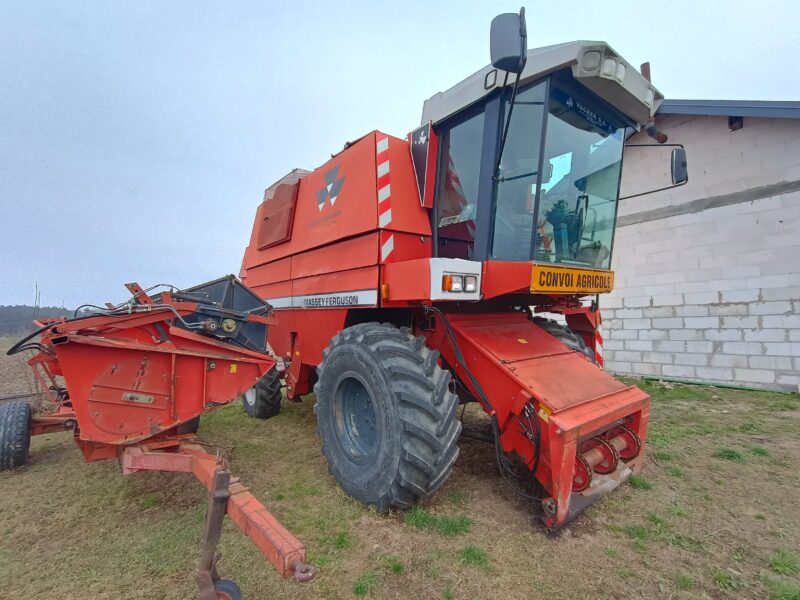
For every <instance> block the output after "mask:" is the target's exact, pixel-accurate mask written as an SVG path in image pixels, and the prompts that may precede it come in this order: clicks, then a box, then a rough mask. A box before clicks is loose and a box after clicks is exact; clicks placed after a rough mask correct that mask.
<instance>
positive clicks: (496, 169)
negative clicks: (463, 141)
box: [492, 73, 520, 181]
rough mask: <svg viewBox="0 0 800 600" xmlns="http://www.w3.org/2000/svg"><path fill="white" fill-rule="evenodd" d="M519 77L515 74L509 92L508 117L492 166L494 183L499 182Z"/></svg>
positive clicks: (518, 74)
mask: <svg viewBox="0 0 800 600" xmlns="http://www.w3.org/2000/svg"><path fill="white" fill-rule="evenodd" d="M519 76H520V73H517V78H516V79H515V80H514V89H513V90H511V102H509V104H508V116H506V124H505V127H503V136H502V137H501V138H500V148H499V149H498V152H497V162H496V163H495V165H494V172H493V174H492V179H494V180H495V181H499V179H498V176H499V175H500V162H501V161H502V160H503V149H504V148H505V145H506V138H507V137H508V129H509V127H510V126H511V114H512V113H513V112H514V100H515V99H516V97H517V87H518V86H519ZM506 81H508V73H506ZM503 87H505V82H503Z"/></svg>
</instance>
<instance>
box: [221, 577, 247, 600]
mask: <svg viewBox="0 0 800 600" xmlns="http://www.w3.org/2000/svg"><path fill="white" fill-rule="evenodd" d="M214 591H215V592H217V600H242V598H244V596H242V590H240V589H239V586H238V585H236V584H235V583H234V582H232V581H231V580H230V579H217V580H216V581H215V582H214Z"/></svg>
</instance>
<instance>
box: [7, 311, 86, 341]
mask: <svg viewBox="0 0 800 600" xmlns="http://www.w3.org/2000/svg"><path fill="white" fill-rule="evenodd" d="M73 312H74V311H72V310H69V309H68V308H62V307H59V306H39V307H38V308H37V307H35V306H28V305H24V304H23V305H16V306H2V305H0V335H5V336H21V335H25V334H26V333H30V332H31V331H33V330H34V329H35V327H34V325H33V322H32V321H33V319H34V316H35V318H38V319H40V318H43V317H71V316H72V315H73Z"/></svg>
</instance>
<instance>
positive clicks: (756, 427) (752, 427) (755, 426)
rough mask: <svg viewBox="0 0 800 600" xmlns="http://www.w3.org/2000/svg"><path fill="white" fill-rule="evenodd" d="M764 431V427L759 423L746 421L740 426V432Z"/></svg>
mask: <svg viewBox="0 0 800 600" xmlns="http://www.w3.org/2000/svg"><path fill="white" fill-rule="evenodd" d="M762 429H763V425H762V424H761V423H759V422H758V421H745V422H744V423H742V424H741V425H739V431H744V432H745V433H749V432H755V431H761V430H762Z"/></svg>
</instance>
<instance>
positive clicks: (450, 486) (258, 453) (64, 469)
mask: <svg viewBox="0 0 800 600" xmlns="http://www.w3.org/2000/svg"><path fill="white" fill-rule="evenodd" d="M7 346H8V343H7V342H3V341H0V348H3V349H4V348H5V347H7ZM23 367H24V364H23V363H22V361H20V360H12V359H8V358H6V357H5V356H4V353H3V356H2V358H1V359H0V395H4V394H11V393H26V392H28V391H30V389H31V388H30V382H31V380H30V379H29V378H28V377H27V376H26V374H25V373H24V371H23V370H22V369H23ZM637 383H638V384H639V385H641V386H642V387H643V388H644V389H646V390H647V391H648V392H649V393H650V394H651V395H652V396H653V408H652V415H651V419H652V420H651V427H650V439H649V444H648V450H649V458H648V459H647V463H646V466H645V470H644V472H643V477H642V478H640V479H638V480H636V481H634V482H633V484H631V483H628V484H626V485H624V486H623V487H622V488H621V489H618V490H616V491H615V492H613V493H612V494H610V495H609V496H607V497H606V498H604V499H603V500H602V501H600V502H599V503H597V504H595V505H594V506H592V507H591V508H590V509H589V510H588V511H587V512H586V513H585V514H583V515H582V516H581V517H579V518H578V519H577V520H576V521H575V522H573V523H572V524H571V525H569V526H568V527H566V528H565V529H564V530H563V531H562V532H560V534H558V535H556V536H553V535H548V534H547V533H546V532H545V531H544V530H543V529H542V528H541V527H540V526H539V525H538V515H539V510H538V507H537V506H535V505H534V504H533V503H531V502H527V501H524V500H521V499H520V498H519V497H518V496H517V495H516V494H515V492H514V490H513V489H512V488H510V487H509V486H508V485H507V484H506V483H505V482H504V480H502V479H501V478H500V477H499V475H498V474H497V471H496V467H495V463H494V458H493V454H492V450H491V447H490V446H489V445H487V444H485V443H483V442H479V441H473V440H467V439H462V443H461V456H460V457H459V459H458V461H457V463H456V466H455V470H454V472H453V474H452V476H451V477H450V479H449V480H448V481H447V483H446V484H445V485H444V487H443V488H442V489H441V490H440V491H439V492H438V493H437V494H436V496H435V497H434V498H433V499H432V500H431V501H430V502H428V503H426V505H425V506H424V507H422V508H420V509H415V510H414V511H412V512H410V513H405V514H403V513H395V514H390V515H379V514H376V513H374V512H371V511H369V510H366V509H364V508H362V507H361V506H360V505H358V504H357V503H355V502H354V501H353V500H351V499H350V498H348V497H347V496H346V495H345V494H344V493H343V492H341V490H340V489H339V488H338V487H337V486H336V484H335V482H334V481H333V479H332V478H331V477H330V476H329V475H328V471H327V467H326V464H325V461H324V460H323V458H322V457H321V455H320V452H319V441H318V439H317V437H316V434H315V432H314V428H315V422H314V415H313V412H312V407H313V396H309V397H307V398H306V399H305V401H304V402H303V403H301V404H284V406H283V410H282V412H281V414H280V415H279V416H278V417H276V418H274V419H270V420H267V421H258V420H251V419H247V418H246V417H245V415H244V413H243V411H242V408H241V406H240V405H239V404H238V403H237V404H233V405H230V406H228V407H225V408H223V409H221V410H219V411H217V412H216V413H213V414H210V415H206V416H204V417H203V419H202V425H201V427H200V436H201V437H202V438H203V439H204V440H206V441H208V442H210V443H213V444H216V445H218V446H219V447H220V448H222V451H223V453H224V454H225V455H226V456H227V457H228V459H229V461H230V462H231V464H232V467H233V471H234V473H235V474H236V475H239V476H240V477H241V478H242V480H243V481H244V482H245V483H246V484H247V485H249V486H250V487H251V488H252V489H253V491H254V493H255V494H256V495H257V496H258V497H259V498H261V499H262V500H263V501H264V502H265V503H266V504H267V505H268V507H269V508H270V509H271V510H272V511H273V512H274V514H275V515H276V516H277V517H278V518H279V519H281V520H282V521H283V523H284V524H285V525H286V526H287V527H289V528H290V529H291V530H292V531H294V532H295V533H296V534H297V536H298V537H299V538H300V539H302V540H303V541H304V542H305V543H306V545H307V548H308V551H309V556H310V558H311V560H312V561H313V562H314V563H315V564H316V565H317V567H318V571H319V573H318V576H317V578H316V580H315V581H313V582H311V583H307V584H297V583H292V582H286V581H283V580H281V578H280V577H279V576H278V575H277V574H276V573H275V572H274V571H273V570H272V569H271V568H270V567H269V565H268V563H267V562H266V561H265V559H264V558H263V557H262V556H261V555H260V554H259V553H258V551H257V550H256V548H255V546H254V545H253V544H252V543H251V542H249V540H247V538H245V537H244V536H242V535H241V534H240V533H239V532H238V530H236V529H235V527H234V526H232V525H231V524H230V523H228V524H227V525H226V529H225V534H224V536H223V543H222V555H223V559H222V562H221V566H220V569H221V571H222V573H223V576H225V577H228V578H231V579H234V580H235V581H237V582H238V583H239V584H240V585H241V587H242V589H243V591H244V593H245V596H246V597H247V598H250V599H251V600H252V599H263V600H267V599H273V598H289V599H300V598H302V599H307V598H352V597H354V596H357V597H369V598H425V599H427V598H444V599H461V598H464V599H473V598H485V599H489V598H503V599H506V598H509V599H516V598H565V599H572V598H714V599H717V598H720V599H721V598H754V599H762V598H772V599H776V600H777V599H794V600H798V599H800V576H799V575H798V570H799V569H800V501H799V500H798V498H800V482H799V481H798V478H797V475H796V469H797V465H798V464H800V435H798V434H800V400H798V397H797V395H783V394H777V393H756V392H742V391H734V390H728V389H718V388H709V387H699V386H681V385H670V384H663V383H659V382H646V381H642V382H637ZM465 423H466V427H468V428H470V429H480V428H481V427H484V426H485V423H486V421H485V420H484V418H483V417H482V415H481V414H479V410H478V409H477V407H475V406H469V407H468V409H467V411H466V416H465ZM205 504H206V499H205V494H204V492H203V490H202V489H201V487H200V486H199V484H196V483H195V482H194V480H193V479H192V478H191V477H189V476H187V475H180V474H163V473H140V474H136V475H131V476H122V475H121V474H120V472H119V466H118V465H117V464H116V463H114V462H110V461H108V462H98V463H92V464H84V463H83V461H82V459H81V457H80V455H79V452H78V450H77V449H76V448H75V447H74V446H73V445H72V442H71V440H70V436H69V435H68V434H52V435H47V436H41V437H38V438H34V440H33V442H32V444H31V455H30V459H29V463H28V464H27V465H25V466H24V467H21V468H19V469H17V470H16V471H14V472H8V473H0V590H2V591H1V592H0V597H3V598H26V599H27V598H30V599H34V598H35V599H37V600H47V599H73V598H74V599H78V598H81V599H83V598H96V599H112V598H113V599H119V598H163V599H181V600H183V599H186V598H192V597H195V588H194V582H193V578H192V570H193V568H194V566H195V564H196V558H197V549H198V544H199V539H200V532H201V527H202V520H203V514H204V510H205Z"/></svg>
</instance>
